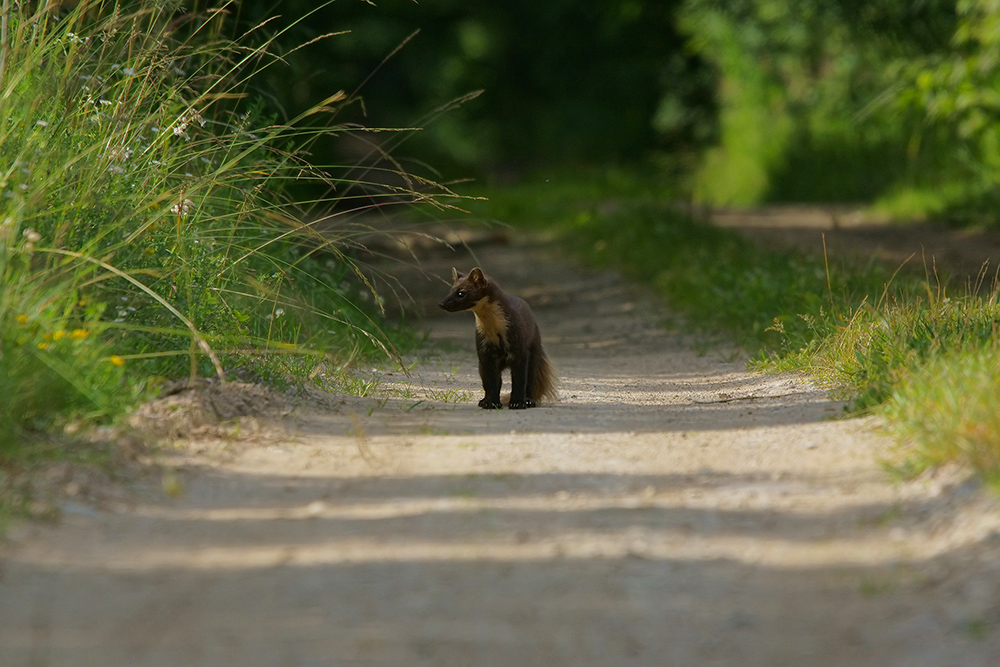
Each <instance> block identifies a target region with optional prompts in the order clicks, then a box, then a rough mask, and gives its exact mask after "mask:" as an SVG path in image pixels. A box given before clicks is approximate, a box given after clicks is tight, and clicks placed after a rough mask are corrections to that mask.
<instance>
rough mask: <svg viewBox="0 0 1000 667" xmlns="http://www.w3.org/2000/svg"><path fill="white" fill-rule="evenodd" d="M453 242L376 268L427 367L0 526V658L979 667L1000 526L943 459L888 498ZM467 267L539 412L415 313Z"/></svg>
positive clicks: (503, 251)
mask: <svg viewBox="0 0 1000 667" xmlns="http://www.w3.org/2000/svg"><path fill="white" fill-rule="evenodd" d="M475 250H476V253H475V254H476V259H475V260H473V259H472V258H470V257H469V256H467V254H460V253H459V254H445V253H440V252H428V253H426V254H425V255H423V256H422V262H423V269H424V270H425V271H426V272H427V273H428V274H429V275H431V276H432V277H433V278H432V279H425V278H424V277H422V275H421V274H420V273H419V272H410V273H407V272H405V271H402V270H401V271H398V272H397V274H396V275H397V276H399V278H400V280H401V282H402V284H404V285H405V286H406V287H407V288H408V289H409V290H410V291H411V293H413V295H414V296H415V298H416V303H417V305H416V307H415V308H416V310H418V311H419V310H423V311H424V312H425V313H426V315H427V318H426V320H425V322H426V326H427V329H428V331H429V332H430V336H431V339H432V340H433V341H435V342H440V343H442V344H445V345H446V347H445V349H446V350H447V351H446V352H443V353H442V354H441V355H440V356H439V357H434V358H431V359H428V360H425V361H424V362H422V363H420V364H419V365H418V366H416V367H415V368H414V370H413V372H412V374H411V375H410V376H409V377H407V376H405V375H403V374H401V373H392V374H389V375H387V376H386V377H385V378H384V386H385V387H386V388H390V389H392V390H393V392H392V394H391V395H390V397H389V398H385V397H382V398H379V397H375V398H368V399H362V398H341V399H325V400H324V401H316V402H314V403H304V404H302V405H300V406H299V407H298V408H297V410H296V411H295V413H294V415H293V416H292V417H291V418H290V419H289V420H287V422H286V424H285V427H286V434H285V435H284V436H281V437H274V438H271V439H264V440H258V441H251V442H242V443H234V442H229V443H225V442H222V443H219V442H215V443H213V442H207V443H206V442H203V443H196V444H191V445H187V446H185V447H182V448H180V449H177V450H175V451H169V452H167V453H165V454H164V456H165V460H166V462H167V463H169V464H170V465H173V466H176V467H177V468H178V470H179V475H180V479H181V481H182V482H183V487H184V493H182V494H181V495H179V496H178V497H176V498H171V497H168V496H166V495H164V494H163V493H162V491H160V490H159V489H158V487H157V486H154V485H151V484H149V485H144V484H137V486H136V488H135V489H134V492H133V498H132V500H131V501H129V502H127V503H116V504H110V505H107V506H104V507H97V508H93V509H92V510H87V511H76V512H74V513H71V514H67V515H66V516H64V518H63V520H62V522H61V523H60V524H59V525H58V526H54V527H49V526H43V525H22V526H19V527H17V528H16V529H15V530H14V531H12V534H11V539H10V540H9V543H8V544H7V545H6V546H5V547H4V550H3V552H2V553H3V558H4V561H5V562H4V564H3V568H2V571H3V572H4V577H3V579H2V580H0V664H3V665H5V666H6V665H11V666H20V665H35V664H45V665H73V666H77V665H101V666H102V667H103V666H106V665H117V664H138V665H170V666H173V665H178V664H187V665H222V664H240V665H354V664H358V665H360V664H365V665H372V664H375V665H424V664H426V665H435V666H440V665H546V666H551V665H574V666H576V665H582V666H586V665H657V666H660V665H712V664H718V665H730V664H747V665H786V664H787V665H800V664H810V665H858V664H886V665H935V666H937V665H948V664H954V665H992V664H995V660H996V656H997V655H1000V628H998V624H1000V602H998V601H1000V576H998V575H1000V558H998V554H1000V517H998V515H997V512H996V510H995V506H994V503H993V501H992V500H991V499H990V497H988V496H987V495H985V494H984V493H983V492H982V491H981V490H979V489H978V487H977V486H976V485H975V483H973V482H969V481H966V479H965V477H964V475H963V474H962V473H961V472H960V471H941V472H939V473H938V474H937V475H935V476H927V477H925V478H922V479H920V480H917V481H915V482H910V483H906V484H901V483H894V482H893V481H892V480H891V479H890V478H889V477H887V475H886V474H885V473H884V472H883V471H882V470H881V469H880V467H879V464H878V461H879V459H880V458H881V457H884V456H887V455H888V454H889V452H890V444H889V443H888V442H887V441H886V440H885V439H884V438H883V437H882V436H880V435H879V433H878V431H877V425H876V424H874V423H873V422H872V421H871V420H858V419H849V420H845V419H835V417H837V416H838V415H839V414H840V413H841V405H840V404H838V403H837V402H836V401H834V400H831V398H830V397H829V396H828V395H827V394H826V393H825V392H824V391H822V390H821V389H819V388H817V387H815V386H812V385H811V384H810V383H809V382H807V381H805V380H803V379H802V378H799V377H795V376H787V375H786V376H764V375H759V374H751V373H747V372H745V371H744V370H743V368H744V363H743V360H742V359H740V357H739V356H738V354H736V353H735V352H734V351H731V350H727V349H722V348H719V347H715V348H709V350H708V351H707V352H706V353H704V354H698V353H697V352H695V351H693V350H692V347H691V346H692V344H693V343H694V342H696V341H693V340H691V339H689V338H686V337H685V336H682V335H680V334H678V333H676V332H673V331H670V330H669V329H665V328H664V326H663V319H664V313H663V312H662V311H661V310H660V309H659V307H658V306H657V305H656V304H655V303H654V302H653V301H651V300H650V299H649V298H648V297H647V296H645V295H643V294H641V293H637V292H636V291H634V290H632V289H630V288H629V287H628V286H627V285H625V284H624V283H623V282H622V281H621V280H620V279H619V278H617V277H616V276H615V275H614V274H611V273H607V272H587V271H582V270H578V269H574V268H572V267H571V266H570V265H569V264H567V263H566V262H564V261H561V260H558V259H555V258H554V255H553V253H552V252H551V250H550V249H548V248H546V247H545V246H544V244H539V243H537V242H533V243H525V244H521V243H509V244H504V243H490V244H487V245H484V246H482V247H476V248H475ZM473 262H475V263H478V264H481V265H482V266H483V267H484V269H486V271H487V272H488V273H490V274H492V275H493V276H494V277H496V278H497V279H498V280H499V281H500V282H501V284H502V285H503V286H504V287H505V289H507V290H508V291H510V292H512V293H516V294H520V295H522V296H524V297H525V298H526V299H527V300H528V301H529V302H530V303H531V304H532V306H533V308H534V309H535V312H536V314H537V316H538V319H539V321H540V325H541V328H542V332H543V338H544V339H545V344H546V348H547V349H548V351H549V354H550V356H551V357H552V358H553V360H554V361H555V363H556V365H557V367H558V369H559V371H560V375H561V377H562V387H561V393H562V400H561V401H560V402H559V403H557V404H554V405H551V406H546V407H541V408H537V409H533V410H527V411H507V410H504V411H495V412H494V411H483V410H479V409H478V408H477V407H476V406H475V401H476V400H478V398H479V393H480V389H479V386H478V378H477V375H476V363H475V356H474V351H473V345H472V326H473V325H472V317H471V315H468V316H466V315H464V314H463V315H449V314H446V313H441V314H440V315H439V314H438V313H437V312H435V308H434V305H433V304H435V303H436V302H437V300H439V299H440V298H441V296H442V295H443V294H444V292H445V291H446V289H447V285H446V282H445V278H446V277H447V276H450V267H451V266H452V265H453V264H454V265H456V266H459V268H470V267H471V265H472V264H473ZM457 398H461V399H462V400H456V399H457ZM265 432H270V431H265ZM40 623H41V624H43V625H44V627H45V632H44V633H39V632H37V628H38V627H39V624H40ZM40 644H43V645H40Z"/></svg>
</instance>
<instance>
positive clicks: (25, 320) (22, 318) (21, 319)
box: [17, 315, 28, 324]
mask: <svg viewBox="0 0 1000 667" xmlns="http://www.w3.org/2000/svg"><path fill="white" fill-rule="evenodd" d="M17 323H18V324H27V323H28V316H27V315H18V316H17Z"/></svg>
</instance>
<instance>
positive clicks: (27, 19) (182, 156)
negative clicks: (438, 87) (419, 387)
mask: <svg viewBox="0 0 1000 667" xmlns="http://www.w3.org/2000/svg"><path fill="white" fill-rule="evenodd" d="M57 4H58V3H57ZM33 5H38V6H40V7H42V8H44V7H45V5H46V3H32V4H31V5H29V3H15V6H14V7H13V8H8V5H7V3H4V15H3V26H2V32H3V35H2V45H0V46H2V48H0V118H2V119H3V120H2V121H0V275H2V279H3V285H4V289H3V290H2V292H0V461H11V460H15V459H18V457H23V456H26V455H27V454H26V453H27V452H28V451H29V450H30V449H31V447H37V446H41V445H39V443H41V442H48V441H49V440H50V439H51V437H52V434H53V433H63V432H67V433H68V432H78V431H81V429H85V428H86V427H87V426H88V425H91V424H98V423H102V422H108V421H111V420H113V419H115V418H116V417H118V416H119V415H121V414H123V413H124V412H125V411H126V410H128V409H129V408H130V407H132V406H134V405H135V404H136V403H137V402H139V401H141V400H143V399H144V398H146V397H148V396H150V395H151V394H152V393H155V391H156V390H157V388H158V386H159V385H160V384H161V383H162V382H163V381H164V380H165V379H188V380H193V379H194V378H214V379H217V380H222V379H229V380H232V379H246V380H251V381H261V380H263V381H266V382H269V383H271V384H272V385H277V386H278V387H279V388H280V387H283V386H288V385H290V384H302V383H308V382H321V383H326V384H327V386H335V385H336V384H337V383H338V382H339V381H340V380H341V378H345V377H346V374H347V373H348V369H349V368H350V367H351V365H352V364H356V363H357V362H358V361H360V360H365V359H371V358H373V357H381V358H386V357H389V358H393V357H398V348H399V345H400V344H404V345H405V344H407V340H408V337H409V338H410V339H412V336H410V334H405V333H403V332H394V331H387V330H386V328H385V327H384V326H383V325H381V324H379V323H378V322H379V320H380V317H379V298H378V295H376V294H374V293H373V291H372V290H371V288H370V285H369V284H368V283H367V281H366V280H365V279H364V277H363V275H362V272H361V271H360V270H359V268H358V265H357V261H356V260H355V258H354V255H353V254H352V253H353V250H354V249H356V248H357V247H358V245H359V244H358V240H357V238H356V236H357V229H356V228H355V227H354V226H352V222H351V221H352V217H353V216H355V215H356V214H357V213H358V212H359V211H363V210H366V209H368V210H370V209H377V208H379V207H383V206H399V205H402V204H404V203H405V202H407V201H412V197H407V192H406V188H405V187H403V186H399V187H396V188H394V189H392V190H386V189H383V190H382V191H381V194H375V195H372V194H371V193H370V192H363V191H362V190H363V186H364V183H362V182H361V181H362V180H364V179H363V178H362V177H361V176H357V175H355V176H353V177H351V176H349V175H348V173H349V169H348V167H338V166H336V165H330V166H327V165H322V166H316V165H314V164H311V163H310V161H309V160H308V159H307V156H308V153H309V150H310V147H311V146H312V145H313V143H314V142H315V141H316V140H317V139H319V138H324V139H327V140H329V139H330V137H334V138H336V137H338V136H340V135H341V134H342V133H345V132H346V131H347V130H348V129H350V128H347V127H345V126H338V125H336V124H335V123H336V116H337V113H338V111H339V109H340V108H342V107H343V106H344V105H349V104H352V103H354V102H355V101H356V100H354V99H353V98H352V97H351V95H349V94H345V93H344V92H336V91H330V93H329V94H328V95H327V96H326V97H325V99H324V100H323V101H322V102H321V103H319V104H316V105H313V106H311V107H309V108H308V109H307V110H306V111H304V112H302V113H301V114H299V115H298V116H297V117H296V118H293V119H291V120H289V121H287V122H281V123H278V122H276V121H275V120H274V116H273V114H272V113H271V112H268V111H267V110H266V109H265V108H264V107H263V106H262V105H261V104H260V103H259V102H258V101H257V100H259V99H260V95H259V94H257V89H256V88H255V86H256V83H255V81H256V77H258V76H259V75H260V73H262V72H264V71H267V70H269V69H272V68H281V67H282V66H283V65H282V60H281V53H280V48H279V47H278V46H277V44H276V42H275V39H276V38H277V37H280V36H281V33H280V32H279V33H277V34H274V33H270V32H268V25H267V23H266V22H264V23H263V24H259V25H256V26H254V27H251V28H250V29H249V30H248V31H247V32H246V34H243V35H241V36H239V37H238V38H237V39H235V40H232V39H228V38H227V37H226V36H227V35H230V34H232V30H233V28H232V25H231V24H230V23H228V19H229V17H230V15H231V13H232V12H231V10H233V9H235V3H223V4H222V5H220V6H217V7H215V8H213V9H205V10H202V11H194V12H187V13H185V12H182V11H180V10H179V9H177V8H176V7H175V6H174V5H173V4H172V3H131V5H129V3H112V2H107V3H100V2H96V3H95V2H91V3H81V7H82V8H81V9H77V10H75V11H73V12H70V13H63V14H55V13H48V12H46V11H45V10H44V9H39V10H38V12H37V13H32V8H33ZM127 6H131V7H133V9H132V10H131V11H126V9H125V8H126V7H127ZM84 8H85V10H86V11H84ZM299 20H300V21H304V20H308V15H306V16H304V17H302V18H300V19H299ZM287 50H288V48H287V47H285V51H287ZM355 173H357V172H355ZM293 188H294V190H293ZM302 192H308V193H315V192H321V193H322V192H325V193H328V194H326V195H325V196H315V195H310V196H308V197H303V196H302V194H301V193H302ZM293 193H294V194H296V195H298V196H293ZM439 194H442V195H445V196H447V195H448V193H447V191H445V190H443V189H436V188H435V187H434V186H433V185H432V184H430V183H427V182H423V183H422V193H421V199H422V200H423V201H424V202H425V203H427V204H429V205H433V204H434V203H435V201H436V200H435V198H436V197H437V195H439ZM380 196H381V197H382V199H379V197H380ZM296 200H298V201H296ZM303 200H304V201H303ZM320 217H324V219H323V220H322V222H321V223H318V224H317V223H316V221H317V220H318V219H319V218H320ZM343 384H344V386H347V385H348V384H349V382H347V381H345V382H344V383H343ZM0 481H2V480H0Z"/></svg>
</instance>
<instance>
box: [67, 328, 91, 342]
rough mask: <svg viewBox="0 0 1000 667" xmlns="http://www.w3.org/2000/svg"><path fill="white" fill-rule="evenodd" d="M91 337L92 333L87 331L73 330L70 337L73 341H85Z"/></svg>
mask: <svg viewBox="0 0 1000 667" xmlns="http://www.w3.org/2000/svg"><path fill="white" fill-rule="evenodd" d="M89 335H90V332H89V331H87V330H86V329H73V331H72V332H71V333H70V335H69V337H70V338H71V339H73V340H83V339H84V338H86V337H87V336H89Z"/></svg>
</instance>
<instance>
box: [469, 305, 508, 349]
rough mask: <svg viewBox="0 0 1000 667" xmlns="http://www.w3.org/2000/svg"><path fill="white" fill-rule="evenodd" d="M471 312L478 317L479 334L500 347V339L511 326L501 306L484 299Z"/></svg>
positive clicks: (477, 327)
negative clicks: (508, 326)
mask: <svg viewBox="0 0 1000 667" xmlns="http://www.w3.org/2000/svg"><path fill="white" fill-rule="evenodd" d="M471 310H472V312H473V313H475V315H476V329H477V330H478V331H479V333H481V334H482V335H483V338H485V339H486V340H488V341H489V342H491V343H493V344H494V345H499V344H500V337H501V335H502V334H503V333H505V332H506V331H507V325H508V324H509V323H508V321H507V316H506V315H505V314H504V312H503V309H502V308H501V307H500V304H499V303H497V302H496V301H490V300H489V298H488V297H483V298H482V299H480V300H479V301H477V302H476V305H475V306H473V307H472V309H471Z"/></svg>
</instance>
